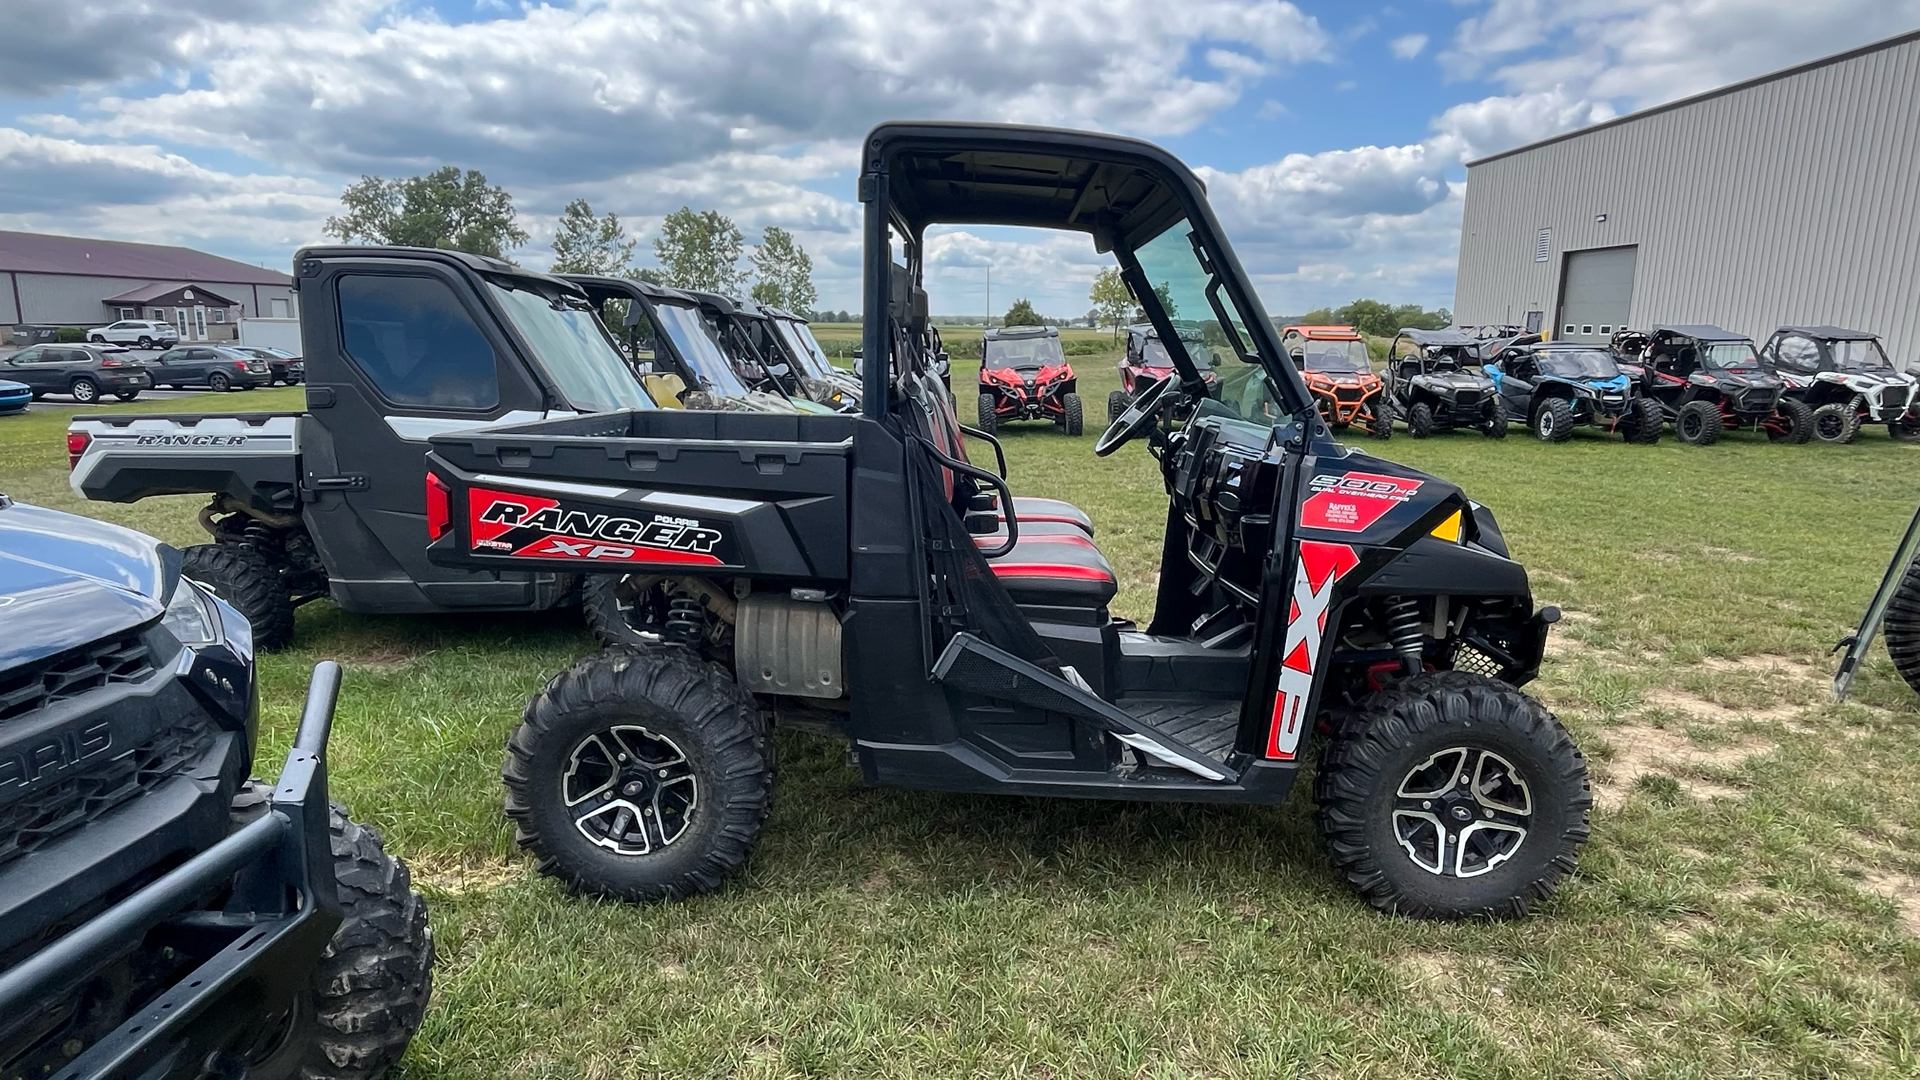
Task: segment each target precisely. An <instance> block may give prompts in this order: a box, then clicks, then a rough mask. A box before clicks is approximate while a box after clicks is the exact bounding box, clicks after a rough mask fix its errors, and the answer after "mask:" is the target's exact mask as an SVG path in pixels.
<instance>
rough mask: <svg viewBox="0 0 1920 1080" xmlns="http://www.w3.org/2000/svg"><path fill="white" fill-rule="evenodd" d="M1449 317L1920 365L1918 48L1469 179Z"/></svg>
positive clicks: (1487, 161) (1769, 83) (1599, 134)
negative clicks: (1819, 341) (1840, 349)
mask: <svg viewBox="0 0 1920 1080" xmlns="http://www.w3.org/2000/svg"><path fill="white" fill-rule="evenodd" d="M1456 289H1457V291H1456V293H1455V297H1454V312H1455V318H1456V319H1457V320H1458V321H1459V322H1460V323H1461V324H1463V325H1471V324H1485V323H1502V324H1509V325H1521V326H1526V327H1527V328H1529V329H1546V330H1549V331H1550V332H1551V336H1553V337H1555V338H1561V339H1567V340H1574V341H1598V342H1604V341H1605V340H1606V339H1607V337H1608V336H1609V335H1611V334H1612V333H1613V332H1614V331H1615V330H1619V329H1622V328H1624V327H1633V328H1637V329H1645V328H1647V327H1650V326H1652V325H1654V324H1656V323H1713V324H1716V325H1719V326H1723V327H1725V328H1727V329H1729V330H1734V331H1737V332H1739V333H1743V334H1747V335H1748V336H1750V337H1754V338H1755V339H1756V340H1761V341H1764V340H1765V338H1766V335H1768V334H1770V333H1771V332H1772V331H1773V329H1774V328H1775V327H1777V326H1783V325H1788V324H1793V323H1828V324H1837V325H1840V326H1845V327H1849V328H1853V329H1859V330H1871V331H1875V332H1877V333H1879V334H1880V335H1881V336H1882V337H1883V338H1884V339H1885V342H1886V345H1887V350H1888V352H1889V354H1891V355H1892V357H1893V358H1894V360H1895V362H1896V363H1900V364H1905V365H1913V364H1920V32H1915V33H1912V34H1905V35H1902V36H1900V37H1896V38H1890V39H1888V40H1886V41H1882V42H1878V43H1877V44H1873V45H1868V46H1866V47H1865V48H1860V49H1855V50H1853V51H1852V52H1846V53H1841V54H1839V55H1837V56H1830V57H1827V58H1826V59H1823V60H1817V61H1814V62H1813V63H1810V64H1804V65H1801V66H1799V67H1795V68H1789V69H1787V70H1785V71H1779V72H1775V73H1773V74H1771V75H1765V76H1762V77H1760V78H1757V79H1750V80H1748V81H1746V82H1742V83H1735V84H1733V85H1731V86H1727V87H1723V88H1721V89H1719V90H1714V91H1711V92H1709V93H1705V94H1701V95H1699V96H1697V97H1692V98H1687V99H1684V100H1681V101H1676V102H1673V103H1671V104H1668V105H1662V106H1659V107H1657V108H1652V109H1648V110H1645V111H1644V112H1638V113H1633V114H1630V115H1628V116H1623V117H1621V118H1619V119H1617V120H1612V121H1608V122H1606V123H1603V124H1596V125H1594V126H1592V127H1588V128H1583V129H1581V130H1579V131H1575V132H1570V133H1568V134H1565V135H1560V136H1557V137H1555V138H1551V139H1546V140H1543V141H1541V142H1537V143H1533V144H1531V145H1528V146H1523V147H1520V148H1519V149H1517V150H1510V151H1508V152H1506V153H1503V154H1496V155H1494V156H1492V157H1488V158H1482V159H1481V160H1479V161H1474V162H1470V163H1469V164H1468V165H1467V197H1466V211H1465V216H1464V219H1463V221H1462V223H1461V229H1460V271H1459V281H1458V285H1457V286H1456Z"/></svg>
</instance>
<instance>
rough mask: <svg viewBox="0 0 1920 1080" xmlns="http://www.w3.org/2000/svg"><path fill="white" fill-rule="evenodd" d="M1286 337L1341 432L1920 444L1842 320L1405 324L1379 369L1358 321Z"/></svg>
mask: <svg viewBox="0 0 1920 1080" xmlns="http://www.w3.org/2000/svg"><path fill="white" fill-rule="evenodd" d="M1137 336H1138V337H1139V338H1140V339H1141V341H1142V346H1141V348H1140V349H1139V350H1136V349H1135V348H1134V347H1132V346H1130V347H1129V349H1128V361H1123V362H1122V366H1121V377H1122V380H1123V382H1125V381H1126V380H1127V377H1128V375H1129V369H1128V365H1129V363H1130V362H1131V361H1132V360H1133V357H1134V356H1135V354H1136V351H1139V352H1141V353H1143V354H1150V353H1151V351H1152V350H1153V349H1154V348H1156V347H1157V346H1158V342H1156V341H1153V340H1151V339H1152V336H1153V335H1152V334H1151V332H1150V331H1139V332H1137ZM1282 341H1283V345H1284V347H1285V348H1286V350H1287V351H1288V353H1289V354H1290V355H1291V356H1292V358H1293V362H1294V365H1295V366H1296V367H1298V368H1299V369H1300V371H1301V373H1302V374H1303V375H1304V376H1305V378H1306V382H1307V387H1308V389H1309V390H1311V391H1312V392H1313V394H1314V396H1315V398H1316V399H1318V401H1319V403H1320V411H1321V415H1322V416H1324V417H1325V418H1326V421H1327V423H1328V424H1329V425H1331V426H1332V427H1333V429H1334V430H1335V431H1343V430H1345V429H1347V428H1350V427H1355V426H1358V427H1362V428H1365V429H1366V430H1367V431H1368V432H1369V433H1370V434H1372V435H1374V436H1376V437H1378V438H1382V439H1385V438H1390V437H1391V436H1392V434H1393V425H1394V422H1395V421H1396V420H1397V421H1399V422H1400V423H1401V424H1402V425H1404V426H1405V428H1406V430H1407V434H1409V435H1411V436H1412V437H1414V438H1416V439H1422V438H1426V437H1427V436H1429V435H1432V434H1435V433H1438V432H1446V431H1457V430H1472V431H1478V432H1480V433H1481V434H1483V435H1485V436H1486V437H1488V438H1490V439H1500V438H1505V437H1506V434H1507V427H1508V425H1509V424H1510V423H1512V422H1514V421H1520V422H1523V423H1525V424H1526V425H1527V428H1528V430H1530V431H1532V432H1533V434H1534V435H1535V436H1536V437H1538V438H1539V439H1541V440H1542V441H1544V442H1556V443H1557V442H1565V441H1567V440H1568V439H1569V438H1571V437H1572V436H1573V431H1574V429H1575V428H1577V427H1581V426H1592V427H1597V428H1602V429H1604V430H1606V431H1608V432H1612V433H1616V434H1618V435H1619V436H1620V437H1621V438H1622V439H1624V440H1626V441H1627V442H1637V443H1653V442H1658V441H1660V436H1661V434H1662V433H1663V432H1664V431H1665V430H1666V429H1667V428H1668V427H1669V426H1671V427H1672V428H1673V432H1674V434H1675V435H1676V436H1678V437H1679V439H1680V441H1682V442H1685V443H1690V444H1693V445H1696V446H1708V445H1711V444H1713V443H1715V442H1717V441H1719V439H1720V436H1721V435H1722V434H1723V433H1725V432H1726V431H1728V430H1730V429H1734V430H1737V429H1748V430H1757V431H1762V432H1765V433H1766V436H1767V438H1768V439H1769V440H1771V441H1774V442H1789V443H1803V442H1806V441H1808V440H1809V439H1818V440H1820V441H1821V442H1830V443H1849V442H1852V441H1853V439H1854V437H1855V436H1856V435H1858V434H1859V432H1860V429H1861V428H1862V427H1863V426H1864V425H1866V424H1869V423H1874V424H1885V425H1886V426H1887V430H1888V433H1889V434H1891V435H1892V436H1893V437H1894V438H1896V439H1903V440H1911V439H1915V438H1920V415H1916V411H1915V410H1916V407H1917V406H1920V401H1916V398H1917V397H1920V382H1917V381H1916V379H1915V377H1914V376H1913V375H1911V374H1908V373H1906V372H1904V371H1901V370H1898V369H1897V368H1895V367H1894V365H1893V364H1892V362H1891V361H1889V360H1888V358H1887V354H1886V350H1885V349H1884V348H1882V346H1881V344H1880V341H1879V338H1878V337H1877V336H1875V335H1874V334H1871V333H1867V332H1864V331H1859V330H1846V329H1842V328H1840V327H1836V326H1783V327H1781V328H1780V329H1778V330H1776V331H1775V332H1774V334H1773V336H1772V337H1771V338H1769V339H1768V340H1767V344H1766V346H1765V347H1764V348H1755V346H1754V343H1753V341H1752V339H1750V338H1746V337H1742V336H1741V335H1739V334H1736V333H1732V332H1730V331H1727V330H1722V329H1721V328H1719V327H1717V326H1656V327H1655V328H1654V329H1653V330H1652V331H1651V332H1646V331H1640V330H1622V331H1620V332H1619V333H1617V334H1614V335H1613V337H1612V340H1611V341H1610V342H1609V344H1608V345H1607V347H1605V348H1602V347H1600V346H1598V345H1592V344H1584V343H1579V342H1559V341H1545V340H1542V339H1541V336H1540V335H1539V334H1530V333H1523V332H1520V330H1519V328H1517V327H1482V328H1469V329H1447V330H1419V329H1406V330H1402V331H1400V333H1399V335H1398V336H1396V337H1395V338H1394V340H1393V343H1392V345H1391V346H1390V347H1389V349H1388V352H1387V360H1386V367H1385V370H1384V371H1382V372H1380V373H1376V372H1375V371H1374V369H1373V364H1372V362H1371V360H1370V359H1369V357H1368V354H1367V346H1366V342H1365V341H1363V340H1362V339H1361V336H1360V334H1359V333H1358V332H1357V331H1355V329H1354V328H1353V327H1350V326H1289V327H1286V328H1285V329H1284V330H1283V332H1282ZM1137 375H1138V376H1140V377H1145V376H1150V375H1151V371H1150V370H1148V369H1146V368H1145V367H1142V368H1141V370H1140V372H1138V373H1137ZM1149 381H1150V379H1149ZM1126 394H1127V392H1126V391H1119V392H1116V395H1117V398H1118V399H1124V397H1125V396H1126Z"/></svg>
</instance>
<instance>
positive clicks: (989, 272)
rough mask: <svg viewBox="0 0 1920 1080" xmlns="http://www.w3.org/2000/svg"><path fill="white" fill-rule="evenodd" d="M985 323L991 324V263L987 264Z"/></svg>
mask: <svg viewBox="0 0 1920 1080" xmlns="http://www.w3.org/2000/svg"><path fill="white" fill-rule="evenodd" d="M987 325H988V326H992V325H993V264H992V263H988V264H987Z"/></svg>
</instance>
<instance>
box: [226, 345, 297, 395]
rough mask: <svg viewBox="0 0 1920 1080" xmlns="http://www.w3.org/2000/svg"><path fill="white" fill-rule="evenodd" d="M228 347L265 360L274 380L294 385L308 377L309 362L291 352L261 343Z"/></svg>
mask: <svg viewBox="0 0 1920 1080" xmlns="http://www.w3.org/2000/svg"><path fill="white" fill-rule="evenodd" d="M226 347H227V348H229V349H231V350H233V351H234V352H237V353H243V354H245V355H247V356H251V357H253V358H254V359H256V360H265V361H266V362H267V370H268V371H271V372H272V373H273V381H274V382H283V383H286V384H287V385H288V386H292V385H294V384H295V383H298V382H301V381H302V380H304V379H305V378H306V377H307V362H306V361H305V360H302V359H301V358H299V357H297V356H295V355H293V354H292V353H290V352H286V351H284V350H281V349H269V348H264V347H262V346H259V345H228V346H226Z"/></svg>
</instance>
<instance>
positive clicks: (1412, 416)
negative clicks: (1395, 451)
mask: <svg viewBox="0 0 1920 1080" xmlns="http://www.w3.org/2000/svg"><path fill="white" fill-rule="evenodd" d="M1431 434H1433V406H1431V405H1428V404H1427V403H1426V402H1424V401H1416V402H1414V404H1413V407H1412V408H1410V409H1408V410H1407V435H1408V437H1410V438H1415V439H1424V438H1426V437H1427V436H1429V435H1431Z"/></svg>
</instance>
